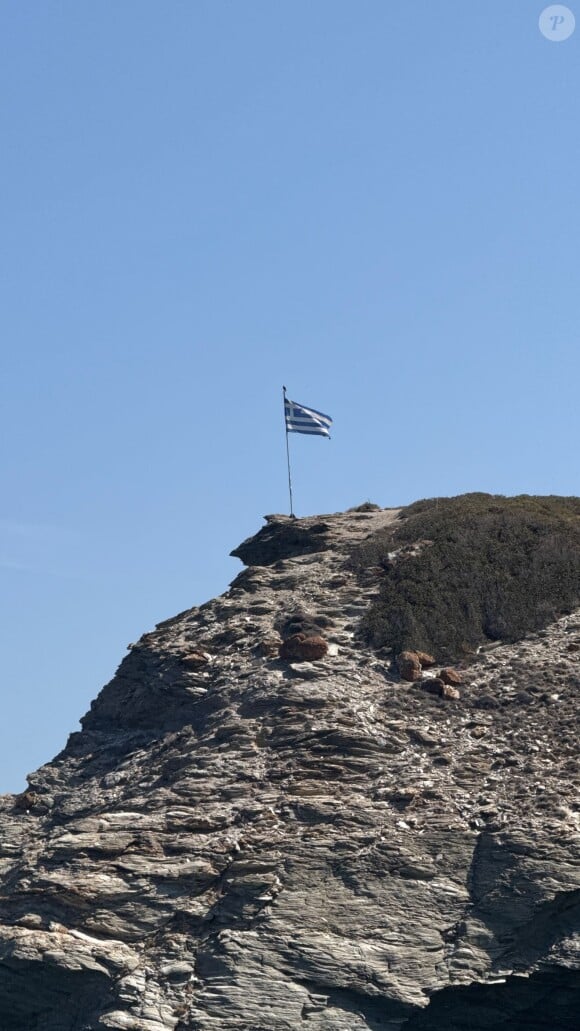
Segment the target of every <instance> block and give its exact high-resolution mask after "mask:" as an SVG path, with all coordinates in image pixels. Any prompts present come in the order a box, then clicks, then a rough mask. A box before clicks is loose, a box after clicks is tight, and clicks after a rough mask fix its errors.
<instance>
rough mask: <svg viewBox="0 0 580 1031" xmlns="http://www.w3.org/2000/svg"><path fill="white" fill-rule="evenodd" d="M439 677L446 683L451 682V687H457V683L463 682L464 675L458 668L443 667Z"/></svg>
mask: <svg viewBox="0 0 580 1031" xmlns="http://www.w3.org/2000/svg"><path fill="white" fill-rule="evenodd" d="M439 678H440V679H441V680H442V681H443V683H444V684H449V685H450V686H451V687H455V686H456V685H457V684H462V683H463V677H462V675H461V673H459V671H458V670H456V669H442V670H441V672H440V674H439Z"/></svg>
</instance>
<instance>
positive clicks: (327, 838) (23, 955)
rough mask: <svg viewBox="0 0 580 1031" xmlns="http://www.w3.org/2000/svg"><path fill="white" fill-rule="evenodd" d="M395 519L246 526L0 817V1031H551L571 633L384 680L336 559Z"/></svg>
mask: <svg viewBox="0 0 580 1031" xmlns="http://www.w3.org/2000/svg"><path fill="white" fill-rule="evenodd" d="M396 518H397V512H396V510H384V511H381V510H377V509H376V508H374V507H372V506H371V509H370V510H366V511H353V512H349V513H345V514H342V515H332V516H324V517H320V518H317V519H313V520H292V521H290V520H287V519H284V518H283V517H271V518H270V520H269V522H268V524H267V526H266V527H265V529H264V531H261V532H260V534H258V535H257V537H256V538H253V539H252V540H250V541H247V542H245V543H244V545H242V548H241V549H239V552H243V556H244V558H245V560H246V561H248V562H251V565H250V566H249V568H248V569H246V570H244V571H243V572H242V573H241V574H240V575H239V577H237V579H236V580H235V581H234V582H233V584H232V586H231V589H230V590H229V591H228V592H227V593H226V594H225V595H223V596H222V597H220V598H217V599H214V600H213V601H210V602H208V603H207V604H206V605H202V606H201V607H199V608H194V609H191V610H189V611H187V612H184V613H182V614H181V615H179V616H177V617H175V618H174V619H170V620H168V621H167V622H165V623H162V624H160V625H159V626H158V627H157V628H156V630H155V631H153V632H152V633H149V634H146V635H145V636H144V637H143V638H141V640H140V641H139V642H137V643H136V644H135V645H133V646H132V647H131V650H130V651H129V654H128V655H127V657H126V658H125V659H124V660H123V662H122V663H121V666H120V667H119V670H118V672H117V674H116V676H115V677H114V679H113V680H112V681H111V683H110V684H108V685H107V686H106V687H105V688H104V689H103V690H102V691H101V693H100V695H99V696H98V698H97V699H96V701H95V702H94V703H93V705H92V706H91V710H90V712H89V713H88V714H87V715H86V716H85V718H84V720H83V721H82V728H83V729H82V731H81V732H79V733H75V734H73V735H71V737H70V739H69V741H68V743H67V746H66V748H65V749H64V751H63V752H61V754H60V755H58V756H57V757H56V759H55V760H54V761H53V762H51V763H49V764H48V765H47V766H44V767H43V768H42V769H40V770H39V771H37V772H36V773H35V774H33V775H32V776H31V777H30V778H29V780H30V784H29V789H28V791H27V792H25V793H23V794H22V795H20V796H16V797H14V796H4V797H3V798H2V799H0V1028H2V1031H98V1029H105V1028H119V1029H135V1031H289V1029H295V1028H298V1027H302V1026H303V1025H304V1026H306V1027H309V1028H312V1031H365V1029H370V1031H443V1029H445V1031H468V1029H473V1028H479V1029H484V1028H488V1029H490V1031H491V1029H494V1031H500V1029H502V1031H508V1029H509V1031H572V1029H573V1028H576V1027H577V1014H578V1012H579V1011H580V980H579V968H580V937H579V932H580V862H579V848H578V846H579V843H580V827H579V816H578V748H577V730H576V728H577V715H578V713H577V698H578V689H579V686H580V672H579V665H578V650H577V646H580V613H574V612H572V613H568V614H567V615H565V616H563V617H562V618H561V619H559V620H557V621H555V622H554V623H552V624H551V625H550V626H549V627H547V628H546V629H544V630H541V631H539V632H538V633H535V634H530V635H528V636H527V637H526V638H525V639H523V640H521V641H520V642H518V643H516V644H509V645H508V644H505V645H503V644H502V645H498V646H492V645H490V646H486V647H485V648H483V649H481V650H480V651H479V653H478V654H476V655H473V656H472V657H471V658H470V660H469V662H467V661H466V663H465V669H463V670H462V674H463V679H464V684H463V685H462V686H461V689H460V697H457V698H456V697H451V698H450V697H448V696H445V695H443V694H442V693H439V692H438V693H435V694H431V693H429V691H426V690H425V689H424V686H425V684H426V683H428V682H429V680H431V682H434V681H435V680H438V681H439V684H441V685H442V686H443V687H445V688H446V689H447V690H450V691H455V692H456V694H457V695H459V691H458V690H457V689H456V688H455V687H454V686H453V685H446V684H444V683H443V681H442V680H441V678H440V677H439V678H435V677H433V675H431V676H430V677H428V676H427V675H424V676H423V679H421V680H419V681H417V682H405V681H403V680H402V679H401V677H400V676H399V675H398V672H397V670H396V668H395V664H394V658H395V657H394V656H393V655H392V654H391V653H389V652H387V651H384V650H383V651H380V652H374V651H373V650H372V649H371V648H370V647H369V646H367V645H366V644H365V643H364V639H363V638H362V636H361V635H360V633H359V630H360V625H361V620H362V617H363V616H364V615H365V614H366V613H367V611H368V609H369V605H371V603H372V602H373V600H374V599H375V598H376V596H377V593H378V591H379V590H380V587H381V576H383V575H384V571H383V570H382V569H381V568H378V567H369V568H368V569H365V570H362V571H361V570H358V571H357V570H355V569H353V565H352V562H351V560H350V556H351V552H352V549H353V547H355V546H356V545H358V544H360V543H362V542H364V540H365V539H366V538H367V537H370V536H372V535H374V534H376V533H377V532H378V531H388V529H389V527H391V526H393V525H394V524H395V520H396ZM321 527H323V529H321ZM292 636H299V637H301V638H302V640H303V641H304V640H305V639H308V638H309V637H310V638H312V637H319V638H323V639H324V643H325V644H326V645H327V651H326V652H325V654H324V656H323V658H322V659H321V660H319V659H306V660H304V661H299V662H293V661H292V662H291V661H287V660H285V659H284V658H281V657H280V654H279V648H280V644H281V642H283V641H287V640H288V638H290V637H292ZM433 658H437V656H433ZM439 663H441V657H439ZM438 668H439V667H438Z"/></svg>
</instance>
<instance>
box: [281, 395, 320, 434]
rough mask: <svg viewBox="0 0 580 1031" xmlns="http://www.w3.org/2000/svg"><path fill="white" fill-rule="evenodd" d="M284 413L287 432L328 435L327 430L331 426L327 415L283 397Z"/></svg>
mask: <svg viewBox="0 0 580 1031" xmlns="http://www.w3.org/2000/svg"><path fill="white" fill-rule="evenodd" d="M284 415H285V417H286V432H287V433H313V434H317V435H318V436H320V437H330V433H329V432H328V430H329V427H330V426H332V419H331V418H330V416H329V415H323V413H322V412H317V411H316V409H315V408H306V407H305V406H304V405H299V404H296V401H290V400H289V399H288V398H287V397H284Z"/></svg>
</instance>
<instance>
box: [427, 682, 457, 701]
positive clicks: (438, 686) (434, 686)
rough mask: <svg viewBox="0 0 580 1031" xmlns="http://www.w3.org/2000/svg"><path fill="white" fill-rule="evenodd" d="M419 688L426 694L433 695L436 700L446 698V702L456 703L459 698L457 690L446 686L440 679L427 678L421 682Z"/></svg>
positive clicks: (448, 685)
mask: <svg viewBox="0 0 580 1031" xmlns="http://www.w3.org/2000/svg"><path fill="white" fill-rule="evenodd" d="M420 686H421V688H422V689H423V691H427V693H428V694H434V695H436V696H437V697H438V698H446V699H447V701H457V700H458V699H459V698H460V697H461V696H460V694H459V691H458V690H457V688H456V687H452V686H451V685H450V684H446V683H445V681H444V680H442V679H441V677H428V678H427V679H425V680H422V681H421V685H420Z"/></svg>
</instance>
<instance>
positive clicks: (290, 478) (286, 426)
mask: <svg viewBox="0 0 580 1031" xmlns="http://www.w3.org/2000/svg"><path fill="white" fill-rule="evenodd" d="M282 390H283V392H284V426H285V428H286V459H287V461H288V490H289V492H290V518H291V519H293V518H294V511H293V507H292V476H291V475H290V447H289V444H288V424H287V422H286V387H282Z"/></svg>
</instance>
